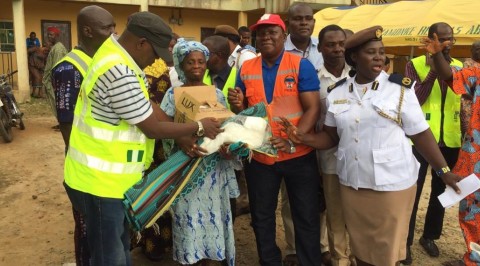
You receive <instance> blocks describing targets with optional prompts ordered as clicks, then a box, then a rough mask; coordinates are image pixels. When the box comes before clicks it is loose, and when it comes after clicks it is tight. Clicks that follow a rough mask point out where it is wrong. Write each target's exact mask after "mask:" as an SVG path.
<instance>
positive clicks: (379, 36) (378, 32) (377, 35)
mask: <svg viewBox="0 0 480 266" xmlns="http://www.w3.org/2000/svg"><path fill="white" fill-rule="evenodd" d="M375 36H376V37H377V39H380V38H381V37H382V30H381V29H377V30H376V31H375Z"/></svg>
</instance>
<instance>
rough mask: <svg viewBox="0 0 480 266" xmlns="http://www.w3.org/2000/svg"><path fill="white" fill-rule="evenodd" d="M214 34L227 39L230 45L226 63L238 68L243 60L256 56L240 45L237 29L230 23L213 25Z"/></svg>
mask: <svg viewBox="0 0 480 266" xmlns="http://www.w3.org/2000/svg"><path fill="white" fill-rule="evenodd" d="M214 35H219V36H222V37H225V38H227V39H228V44H229V45H230V57H229V58H228V64H229V65H230V66H231V67H236V68H237V69H240V68H241V67H242V65H243V62H245V61H247V60H249V59H252V58H255V57H257V55H256V54H255V53H254V52H252V51H250V50H248V49H245V48H242V47H241V46H240V35H238V31H237V30H236V29H235V28H233V27H232V26H230V25H218V26H216V27H215V32H214Z"/></svg>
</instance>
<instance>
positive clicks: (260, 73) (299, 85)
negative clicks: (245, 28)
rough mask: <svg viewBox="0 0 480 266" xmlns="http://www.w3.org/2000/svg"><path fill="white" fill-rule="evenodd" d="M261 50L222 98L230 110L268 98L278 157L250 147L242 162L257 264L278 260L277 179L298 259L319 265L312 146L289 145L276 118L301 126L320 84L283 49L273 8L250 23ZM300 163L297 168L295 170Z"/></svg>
mask: <svg viewBox="0 0 480 266" xmlns="http://www.w3.org/2000/svg"><path fill="white" fill-rule="evenodd" d="M250 29H251V30H252V31H256V44H257V48H258V49H259V51H260V53H261V56H260V57H257V58H254V59H252V60H248V61H246V62H245V63H244V65H243V66H242V68H241V69H240V71H239V75H238V77H237V84H236V88H235V89H234V90H230V91H229V93H228V101H229V103H230V106H231V108H232V110H233V111H234V112H240V111H241V110H243V109H244V108H247V107H250V106H253V105H255V104H257V103H260V102H263V103H265V104H268V122H269V124H270V127H271V128H272V135H273V136H272V138H271V140H270V141H271V143H272V145H273V146H274V147H275V148H276V149H277V150H278V157H276V158H272V157H268V156H266V155H264V154H261V153H257V152H254V155H253V159H252V160H251V162H248V163H246V164H245V176H246V179H247V185H248V197H249V201H250V211H251V216H252V227H253V230H254V232H255V238H256V242H257V251H258V256H259V258H260V264H262V265H281V263H282V254H281V252H280V249H279V248H278V246H277V244H276V240H275V239H276V233H275V230H276V229H275V210H276V208H277V201H278V193H279V190H280V183H281V182H282V180H283V181H284V182H285V186H286V189H287V192H288V198H289V201H290V204H291V205H290V206H291V210H292V219H293V225H294V231H295V246H296V251H297V257H298V262H299V264H300V265H320V263H321V256H320V219H319V215H318V214H319V209H320V207H319V203H320V200H319V197H318V188H319V185H320V184H319V180H320V179H319V174H318V168H317V161H316V158H315V151H313V150H312V149H311V148H310V147H307V146H305V145H293V143H292V142H291V141H289V140H288V137H287V136H286V135H285V134H284V133H283V132H281V130H280V127H279V124H278V123H277V122H276V121H277V120H278V117H279V116H288V117H289V119H291V121H292V123H294V124H295V125H298V127H299V128H301V129H302V130H305V131H307V132H309V131H311V130H313V129H314V127H315V123H316V122H317V120H318V114H319V112H320V97H319V94H318V90H319V87H320V84H319V81H318V77H317V75H316V71H315V68H314V67H313V65H312V63H310V62H309V61H308V60H307V59H305V58H301V57H299V56H297V55H294V54H292V53H288V52H285V40H286V33H285V31H286V27H285V24H284V22H283V21H282V19H281V18H280V16H279V15H277V14H265V15H263V16H262V17H261V18H260V19H259V20H258V22H257V23H256V24H255V25H253V26H251V27H250ZM299 169H301V171H299Z"/></svg>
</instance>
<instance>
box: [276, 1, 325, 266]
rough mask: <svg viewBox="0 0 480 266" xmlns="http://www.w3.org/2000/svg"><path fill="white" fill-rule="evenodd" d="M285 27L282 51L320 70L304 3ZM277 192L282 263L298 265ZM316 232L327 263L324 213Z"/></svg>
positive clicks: (286, 211)
mask: <svg viewBox="0 0 480 266" xmlns="http://www.w3.org/2000/svg"><path fill="white" fill-rule="evenodd" d="M287 26H288V32H289V34H288V36H287V40H286V42H285V51H287V52H289V53H292V54H295V55H299V56H301V57H303V58H306V59H308V60H309V61H310V62H311V63H312V64H313V67H314V68H315V70H316V71H317V73H318V71H319V69H320V67H321V66H322V65H323V57H322V54H321V52H320V50H318V39H317V38H315V37H311V35H312V33H313V27H314V26H315V19H314V18H313V10H312V8H311V7H310V6H309V5H308V4H305V3H295V4H293V5H292V6H290V8H289V9H288V19H287ZM319 189H320V195H321V197H323V191H322V190H323V189H322V188H321V187H320V188H319ZM280 192H281V199H282V200H281V206H282V219H283V226H284V227H285V242H286V244H287V247H286V248H285V258H284V260H283V262H284V263H285V264H287V265H295V264H297V263H298V261H297V258H296V251H295V234H294V230H293V222H292V216H291V211H290V205H289V200H288V195H287V190H286V188H285V183H284V182H282V185H281V187H280ZM320 230H321V233H320V235H321V237H322V238H321V241H320V242H321V243H320V247H321V252H322V260H323V261H324V262H328V261H330V251H329V246H328V238H327V226H326V213H325V212H322V216H321V218H320Z"/></svg>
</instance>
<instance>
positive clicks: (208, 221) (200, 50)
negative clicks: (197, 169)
mask: <svg viewBox="0 0 480 266" xmlns="http://www.w3.org/2000/svg"><path fill="white" fill-rule="evenodd" d="M217 37H220V36H217ZM220 38H222V37H220ZM208 60H209V51H208V48H207V47H206V46H204V45H202V44H201V43H199V42H196V41H184V40H179V41H178V42H177V44H176V45H175V46H174V48H173V61H174V65H175V68H176V70H177V73H178V76H179V77H180V80H181V81H182V82H183V83H184V85H183V87H194V86H205V85H206V84H205V83H204V82H203V79H204V76H205V71H206V69H207V62H208ZM175 91H176V88H170V89H168V90H167V93H166V95H165V97H164V98H163V101H162V103H161V105H160V108H161V109H162V110H163V111H164V112H165V114H166V115H167V116H168V117H169V119H170V120H172V121H173V117H174V115H175V111H176V107H175V98H174V94H175V93H176V92H175ZM216 95H217V100H218V102H220V103H222V104H223V105H224V106H226V100H225V96H224V95H223V93H222V91H221V90H220V89H218V88H217V89H216ZM196 140H197V138H189V139H188V140H183V139H180V138H177V139H176V140H175V142H176V145H177V146H178V147H179V148H180V149H182V150H183V151H184V152H185V153H186V154H188V155H189V156H191V157H195V156H201V152H206V151H205V150H203V149H201V148H200V147H198V145H197V144H196ZM222 151H224V149H221V150H220V154H221V155H222V156H223V158H226V159H220V160H219V161H218V163H217V164H216V166H215V167H212V168H211V170H210V171H209V173H208V174H207V175H206V177H205V179H204V180H203V181H202V182H201V183H199V184H198V186H197V187H196V188H194V189H193V190H192V191H191V192H190V193H189V194H188V195H186V196H184V197H181V198H179V200H178V202H177V203H176V204H175V205H174V206H173V207H172V208H171V210H172V213H173V221H172V228H173V251H172V254H173V258H174V260H176V261H178V262H179V263H181V264H182V265H186V264H194V263H197V262H199V261H201V262H202V263H207V261H208V260H214V261H222V262H223V263H224V264H226V265H234V264H235V238H234V234H233V216H232V213H231V209H230V199H231V198H233V199H234V198H236V197H237V196H238V194H239V191H238V185H237V181H236V180H235V172H234V170H235V168H237V169H240V167H241V165H240V163H239V162H237V161H236V160H229V159H227V158H228V157H227V156H226V154H225V152H222Z"/></svg>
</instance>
